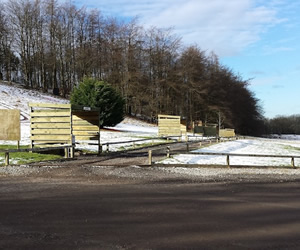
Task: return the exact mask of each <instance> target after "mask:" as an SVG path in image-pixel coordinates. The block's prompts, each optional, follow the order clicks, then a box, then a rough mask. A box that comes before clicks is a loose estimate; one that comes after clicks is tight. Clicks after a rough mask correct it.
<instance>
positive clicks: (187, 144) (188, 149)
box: [186, 142, 190, 152]
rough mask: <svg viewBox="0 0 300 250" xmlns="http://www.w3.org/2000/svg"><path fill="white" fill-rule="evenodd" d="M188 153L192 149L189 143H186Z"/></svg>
mask: <svg viewBox="0 0 300 250" xmlns="http://www.w3.org/2000/svg"><path fill="white" fill-rule="evenodd" d="M186 151H187V152H189V151H190V148H189V143H188V142H187V143H186Z"/></svg>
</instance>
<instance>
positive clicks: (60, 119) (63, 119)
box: [30, 117, 71, 123]
mask: <svg viewBox="0 0 300 250" xmlns="http://www.w3.org/2000/svg"><path fill="white" fill-rule="evenodd" d="M30 121H31V122H32V123H34V122H48V123H49V122H51V123H52V122H71V118H70V117H31V119H30Z"/></svg>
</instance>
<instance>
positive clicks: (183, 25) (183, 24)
mask: <svg viewBox="0 0 300 250" xmlns="http://www.w3.org/2000/svg"><path fill="white" fill-rule="evenodd" d="M282 3H283V2H282V1H280V0H275V1H270V2H269V3H267V4H268V5H266V4H265V3H263V1H261V0H227V1H224V0H210V1H207V0H151V1H150V0H146V1H142V0H140V1H138V0H115V1H111V0H110V1H108V0H102V1H97V0H85V1H84V4H85V5H87V6H92V7H97V8H100V10H102V11H103V13H105V14H111V15H122V16H124V17H133V16H139V17H140V20H141V22H142V23H143V24H144V25H145V26H151V25H153V26H157V27H174V28H175V32H176V33H177V34H178V35H180V36H182V38H183V41H184V43H186V44H195V43H197V44H198V45H199V46H200V47H201V48H202V49H203V50H208V51H211V50H213V51H215V52H216V53H217V54H218V55H219V56H225V55H234V54H237V53H239V52H241V51H242V50H243V49H244V48H246V47H247V46H249V45H251V44H253V43H255V42H256V41H258V40H259V39H260V36H261V34H262V33H263V32H265V31H266V30H267V29H268V28H269V27H271V26H273V25H276V24H278V22H281V21H282V19H279V18H277V10H278V8H279V7H280V6H282V5H281V4H282Z"/></svg>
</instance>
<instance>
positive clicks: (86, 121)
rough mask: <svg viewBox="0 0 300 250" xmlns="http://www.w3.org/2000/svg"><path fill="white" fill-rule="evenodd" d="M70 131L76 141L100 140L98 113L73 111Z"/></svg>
mask: <svg viewBox="0 0 300 250" xmlns="http://www.w3.org/2000/svg"><path fill="white" fill-rule="evenodd" d="M72 129H73V135H75V140H76V141H87V140H89V141H90V140H94V141H97V143H98V141H99V140H100V126H99V112H97V111H73V112H72Z"/></svg>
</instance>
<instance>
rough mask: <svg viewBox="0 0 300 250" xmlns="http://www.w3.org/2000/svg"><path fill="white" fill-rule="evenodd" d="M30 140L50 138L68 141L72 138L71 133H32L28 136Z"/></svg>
mask: <svg viewBox="0 0 300 250" xmlns="http://www.w3.org/2000/svg"><path fill="white" fill-rule="evenodd" d="M30 139H31V140H33V141H37V140H41V141H47V140H51V141H63V140H66V141H69V140H72V136H71V135H32V136H31V137H30Z"/></svg>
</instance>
